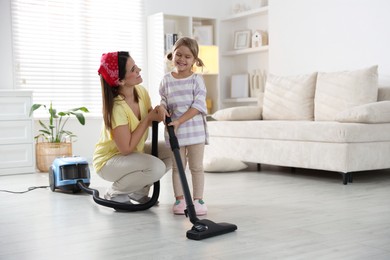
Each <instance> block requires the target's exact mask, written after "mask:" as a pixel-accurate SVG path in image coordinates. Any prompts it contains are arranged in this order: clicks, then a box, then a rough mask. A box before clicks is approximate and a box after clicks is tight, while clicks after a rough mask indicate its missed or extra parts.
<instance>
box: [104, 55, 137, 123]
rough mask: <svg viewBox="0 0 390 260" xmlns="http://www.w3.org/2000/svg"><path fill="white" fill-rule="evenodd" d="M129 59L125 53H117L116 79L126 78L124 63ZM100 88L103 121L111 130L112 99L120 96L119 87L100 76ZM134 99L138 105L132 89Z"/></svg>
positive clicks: (135, 92)
mask: <svg viewBox="0 0 390 260" xmlns="http://www.w3.org/2000/svg"><path fill="white" fill-rule="evenodd" d="M129 58H130V54H129V52H127V51H119V52H118V74H119V75H118V78H119V80H123V79H124V78H125V76H126V63H127V60H128V59H129ZM100 81H101V86H102V99H103V120H104V124H105V126H106V128H107V129H109V130H110V129H112V110H113V107H114V98H115V97H117V96H118V95H120V93H119V86H115V87H112V86H110V84H108V83H107V81H106V80H105V79H104V78H103V77H102V76H100ZM134 98H135V101H136V102H137V103H138V100H139V96H138V93H137V91H136V89H135V88H134Z"/></svg>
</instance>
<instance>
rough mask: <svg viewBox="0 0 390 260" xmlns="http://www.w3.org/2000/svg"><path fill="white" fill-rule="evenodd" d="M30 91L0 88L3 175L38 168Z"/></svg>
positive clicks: (1, 163)
mask: <svg viewBox="0 0 390 260" xmlns="http://www.w3.org/2000/svg"><path fill="white" fill-rule="evenodd" d="M31 105H32V92H31V91H14V90H0V154H1V156H0V175H8V174H19V173H33V172H35V153H34V138H33V119H32V118H31V117H29V112H30V107H31Z"/></svg>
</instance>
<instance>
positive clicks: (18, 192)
mask: <svg viewBox="0 0 390 260" xmlns="http://www.w3.org/2000/svg"><path fill="white" fill-rule="evenodd" d="M46 188H49V186H33V187H29V188H28V189H27V190H25V191H10V190H0V192H8V193H13V194H23V193H26V192H29V191H32V190H36V189H46Z"/></svg>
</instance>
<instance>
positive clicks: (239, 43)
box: [234, 30, 251, 50]
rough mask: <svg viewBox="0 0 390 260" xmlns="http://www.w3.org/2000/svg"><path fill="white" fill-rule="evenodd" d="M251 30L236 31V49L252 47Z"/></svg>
mask: <svg viewBox="0 0 390 260" xmlns="http://www.w3.org/2000/svg"><path fill="white" fill-rule="evenodd" d="M250 42H251V31H250V30H241V31H236V32H234V49H235V50H239V49H246V48H249V47H250Z"/></svg>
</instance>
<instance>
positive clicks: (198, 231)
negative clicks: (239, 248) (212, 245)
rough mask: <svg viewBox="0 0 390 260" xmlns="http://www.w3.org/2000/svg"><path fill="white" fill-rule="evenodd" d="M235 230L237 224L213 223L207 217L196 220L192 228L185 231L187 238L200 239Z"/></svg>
mask: <svg viewBox="0 0 390 260" xmlns="http://www.w3.org/2000/svg"><path fill="white" fill-rule="evenodd" d="M235 230H237V226H236V225H234V224H230V223H225V222H222V223H215V222H213V221H211V220H208V219H202V220H199V221H197V222H196V223H195V224H194V226H193V227H192V229H190V230H188V231H187V238H189V239H192V240H202V239H205V238H209V237H214V236H219V235H223V234H226V233H229V232H233V231H235Z"/></svg>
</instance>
